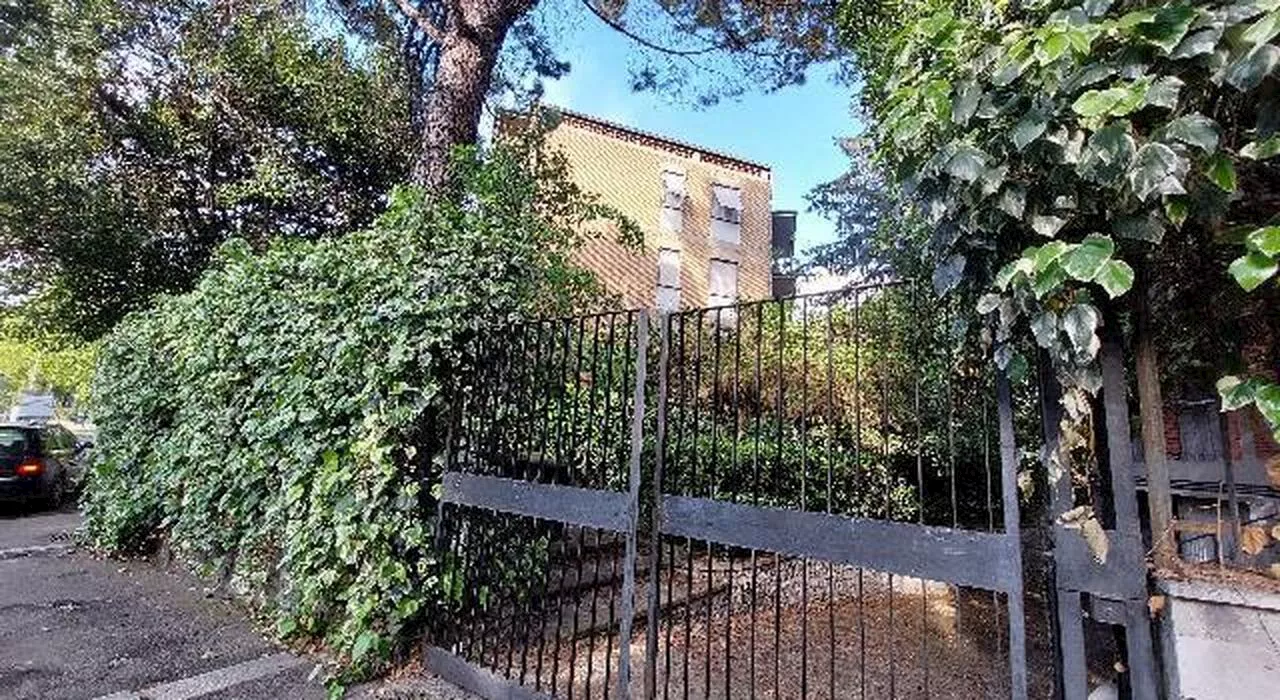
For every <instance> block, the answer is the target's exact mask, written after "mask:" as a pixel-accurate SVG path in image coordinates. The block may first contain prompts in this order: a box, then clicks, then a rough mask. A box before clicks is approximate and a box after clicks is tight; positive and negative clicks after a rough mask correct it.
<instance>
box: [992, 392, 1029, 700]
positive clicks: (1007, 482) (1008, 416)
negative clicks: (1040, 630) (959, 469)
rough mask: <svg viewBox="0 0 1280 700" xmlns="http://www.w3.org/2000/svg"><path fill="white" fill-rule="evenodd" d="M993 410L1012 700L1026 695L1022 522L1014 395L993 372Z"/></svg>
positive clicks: (1017, 699) (1024, 698) (1024, 697)
mask: <svg viewBox="0 0 1280 700" xmlns="http://www.w3.org/2000/svg"><path fill="white" fill-rule="evenodd" d="M996 402H997V406H996V410H997V413H998V416H999V418H998V420H999V422H1000V466H1001V469H1000V491H1001V501H1002V506H1003V510H1004V535H1005V537H1007V538H1008V539H1009V541H1010V543H1011V545H1012V546H1011V547H1010V550H1011V551H1012V553H1013V561H1011V562H1010V568H1011V569H1012V571H1010V572H1009V573H1010V575H1011V576H1012V578H1013V581H1012V583H1011V585H1010V588H1009V591H1008V593H1009V596H1008V606H1009V681H1010V685H1009V694H1010V697H1011V698H1012V699H1013V700H1026V697H1027V630H1026V625H1025V624H1024V612H1023V590H1022V523H1021V518H1020V515H1019V510H1018V446H1017V444H1016V442H1015V439H1014V433H1013V397H1012V391H1011V389H1010V386H1009V378H1008V376H1006V375H1005V373H1004V372H1003V371H1000V372H998V373H997V374H996Z"/></svg>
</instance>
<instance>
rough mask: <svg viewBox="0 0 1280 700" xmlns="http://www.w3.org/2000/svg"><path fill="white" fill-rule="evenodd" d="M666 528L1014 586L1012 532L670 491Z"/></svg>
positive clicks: (893, 569) (989, 586)
mask: <svg viewBox="0 0 1280 700" xmlns="http://www.w3.org/2000/svg"><path fill="white" fill-rule="evenodd" d="M662 532H663V533H664V534H668V535H676V536H680V537H689V538H692V539H694V540H704V541H711V542H718V543H720V544H726V545H730V546H734V547H742V548H744V549H754V550H757V551H768V552H777V553H779V554H787V555H793V556H798V557H812V558H814V559H820V560H824V561H829V562H834V563H837V564H848V565H853V566H859V567H865V568H868V569H873V570H876V571H880V572H884V573H889V574H901V575H905V576H913V577H917V578H923V579H929V580H934V581H946V582H949V583H954V584H959V585H962V586H973V587H977V588H983V589H986V590H991V591H1003V592H1010V591H1014V590H1016V586H1017V579H1016V578H1015V576H1014V570H1015V568H1016V562H1017V561H1018V560H1017V557H1016V554H1017V551H1016V550H1017V547H1018V543H1017V542H1015V541H1014V540H1013V539H1012V538H1010V537H1009V536H1007V535H1002V534H997V533H988V532H978V531H973V530H958V529H952V528H946V527H934V526H929V525H917V524H913V523H900V522H890V521H882V520H868V519H863V518H849V517H844V516H839V515H830V514H827V513H813V512H803V511H795V510H781V509H777V508H764V507H759V506H749V505H742V504H738V503H728V502H724V501H715V500H711V499H707V498H690V497H687V496H666V497H664V498H663V499H662Z"/></svg>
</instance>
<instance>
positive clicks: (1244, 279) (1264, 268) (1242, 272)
mask: <svg viewBox="0 0 1280 700" xmlns="http://www.w3.org/2000/svg"><path fill="white" fill-rule="evenodd" d="M1227 272H1230V273H1231V276H1232V277H1234V278H1236V283H1237V284H1239V285H1240V286H1241V287H1242V288H1243V289H1244V290H1245V291H1246V292H1252V291H1253V290H1255V289H1257V288H1258V287H1260V286H1262V283H1263V282H1266V281H1267V280H1269V279H1271V278H1272V277H1274V276H1275V274H1276V260H1275V258H1272V257H1269V256H1266V255H1263V254H1262V253H1259V252H1256V251H1251V252H1249V253H1246V254H1244V255H1242V256H1240V257H1238V258H1236V259H1235V261H1234V262H1232V263H1231V265H1230V267H1228V268H1227Z"/></svg>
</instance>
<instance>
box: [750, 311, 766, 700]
mask: <svg viewBox="0 0 1280 700" xmlns="http://www.w3.org/2000/svg"><path fill="white" fill-rule="evenodd" d="M763 338H764V304H756V342H755V360H756V365H755V390H754V392H753V393H754V397H755V401H754V411H755V419H756V420H755V434H754V439H753V441H752V442H753V443H754V445H753V446H752V455H751V505H755V506H758V505H760V419H761V417H762V416H763V414H764V385H763V384H762V383H761V381H760V380H761V377H760V354H761V351H762V343H761V341H762V340H763ZM757 566H758V562H757V560H756V550H754V549H753V550H751V627H750V630H749V631H750V636H751V643H750V650H751V656H750V661H748V664H747V665H748V678H747V684H748V691H749V692H748V696H749V697H753V698H754V697H755V696H756V608H757V606H756V594H757V587H756V583H757V577H756V575H757Z"/></svg>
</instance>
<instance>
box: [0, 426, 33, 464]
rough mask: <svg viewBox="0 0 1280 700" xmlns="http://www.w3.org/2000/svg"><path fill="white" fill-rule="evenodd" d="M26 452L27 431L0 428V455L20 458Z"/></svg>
mask: <svg viewBox="0 0 1280 700" xmlns="http://www.w3.org/2000/svg"><path fill="white" fill-rule="evenodd" d="M26 451H27V431H25V430H22V429H21V428H0V455H4V456H6V457H12V456H21V455H23V454H26Z"/></svg>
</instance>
